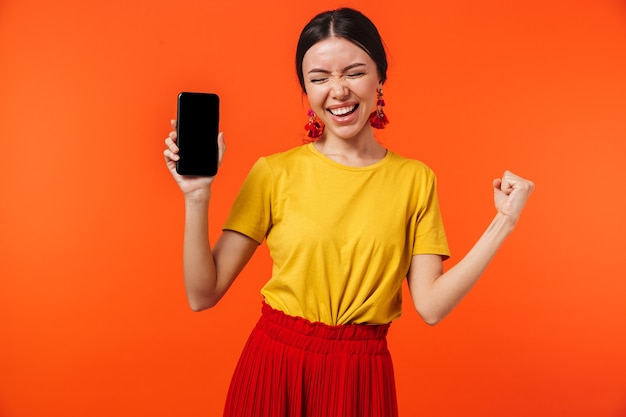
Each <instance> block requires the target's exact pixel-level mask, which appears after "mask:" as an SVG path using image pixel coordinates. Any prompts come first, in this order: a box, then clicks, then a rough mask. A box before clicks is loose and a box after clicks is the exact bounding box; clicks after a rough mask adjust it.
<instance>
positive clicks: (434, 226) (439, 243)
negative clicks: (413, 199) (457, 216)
mask: <svg viewBox="0 0 626 417" xmlns="http://www.w3.org/2000/svg"><path fill="white" fill-rule="evenodd" d="M422 193H423V194H422V198H421V199H420V203H421V204H420V206H421V207H420V210H419V213H418V215H417V219H416V223H417V224H416V225H415V236H414V237H415V240H414V244H413V255H419V254H436V255H442V256H443V257H444V259H447V258H449V257H450V249H449V248H448V240H447V238H446V232H445V229H444V227H443V220H442V218H441V211H440V209H439V200H438V198H437V179H436V177H435V175H434V173H432V172H431V175H430V178H429V181H428V183H427V184H426V186H425V187H424V190H422Z"/></svg>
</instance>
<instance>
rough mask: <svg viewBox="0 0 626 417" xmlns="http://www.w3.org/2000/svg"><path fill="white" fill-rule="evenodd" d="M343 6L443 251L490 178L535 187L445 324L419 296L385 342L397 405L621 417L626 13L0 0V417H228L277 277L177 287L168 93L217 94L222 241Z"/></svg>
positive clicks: (286, 2)
mask: <svg viewBox="0 0 626 417" xmlns="http://www.w3.org/2000/svg"><path fill="white" fill-rule="evenodd" d="M342 5H352V6H356V7H358V8H360V9H361V10H362V11H364V12H365V13H366V14H367V15H369V16H371V17H372V18H373V20H374V21H375V22H376V23H377V25H378V27H379V29H380V31H381V33H382V35H383V37H384V39H385V42H386V44H387V46H388V52H389V58H390V65H391V67H390V72H389V81H388V83H387V84H386V88H385V99H386V101H387V111H388V114H389V117H390V119H391V125H390V126H389V128H388V129H386V130H385V131H382V132H380V134H379V136H380V139H381V140H382V141H383V142H384V143H385V144H386V145H387V146H389V147H390V148H391V149H393V150H394V151H396V152H398V153H401V154H404V155H406V156H410V157H414V158H418V159H421V160H423V161H425V162H426V163H427V164H429V165H430V166H431V167H432V168H433V169H435V171H436V172H437V173H438V177H439V186H440V199H441V204H442V206H443V208H442V210H443V215H444V219H445V222H446V229H447V231H448V235H449V240H450V242H451V248H452V250H453V258H452V259H451V260H450V261H448V265H452V264H454V263H455V262H457V261H458V260H459V259H460V258H461V257H462V256H463V254H464V253H465V252H466V251H467V250H468V249H469V248H470V246H471V245H472V243H473V242H474V241H475V240H476V239H477V238H478V236H479V235H480V234H481V233H482V231H483V230H484V229H485V227H486V226H487V224H488V223H489V221H490V219H491V217H492V216H493V213H494V210H493V203H492V201H491V199H492V194H491V180H492V178H493V177H495V176H498V175H500V174H501V172H502V171H503V170H504V169H511V170H513V171H514V172H517V173H519V174H521V175H524V176H527V177H529V178H531V179H533V180H534V181H535V182H536V184H537V189H536V191H535V193H534V194H533V196H532V200H531V201H530V203H529V205H528V207H527V211H526V212H525V213H524V215H523V217H522V220H521V223H520V225H519V228H518V230H516V231H515V233H514V235H513V236H512V237H511V238H510V239H509V241H507V242H506V244H505V246H504V247H503V248H502V250H501V252H500V253H499V255H498V257H497V259H495V261H494V262H493V263H492V265H491V266H490V267H489V269H488V271H487V273H486V274H485V276H484V277H483V279H482V280H481V281H480V282H479V284H478V285H477V287H476V288H475V289H474V290H473V292H472V293H471V294H470V295H469V296H468V298H467V299H465V300H464V301H463V303H462V304H461V305H460V306H459V307H458V309H457V310H455V311H454V312H453V313H452V315H451V316H449V317H448V318H447V319H446V320H444V322H442V323H441V324H440V325H438V326H436V327H434V328H430V327H428V326H426V325H425V324H423V323H422V322H421V321H420V320H419V318H418V317H417V314H416V313H415V311H414V310H413V307H412V306H411V304H410V303H408V302H407V303H405V313H404V316H403V317H402V319H400V320H399V321H397V322H396V323H394V325H393V326H392V330H391V335H390V345H391V350H392V354H393V356H394V363H395V367H396V374H397V379H398V391H399V392H398V393H399V402H400V411H401V415H403V416H418V415H419V416H428V417H435V416H480V417H485V416H546V417H547V416H550V417H553V416H568V417H576V416H581V417H583V416H584V417H589V416H594V417H605V416H606V417H618V416H619V417H623V416H626V279H625V278H626V256H625V255H624V250H625V249H626V241H625V237H626V221H625V220H624V214H625V213H626V202H625V197H624V195H625V194H624V191H623V188H624V182H625V180H626V168H625V167H626V6H625V5H624V3H623V2H618V1H610V0H589V1H582V0H578V1H577V0H573V1H569V2H562V1H558V0H530V1H526V2H506V1H501V0H473V1H465V0H450V1H442V2H430V1H428V2H427V1H421V0H420V1H412V2H410V1H405V2H397V3H394V2H383V4H381V2H380V1H379V0H359V1H358V2H356V1H354V2H349V1H348V2H345V3H339V2H335V1H326V0H319V1H316V2H301V1H292V0H269V1H265V2H259V1H255V2H252V1H250V2H239V1H222V2H214V1H194V0H177V1H175V2H171V1H162V0H152V1H147V0H126V1H123V2H122V1H119V2H116V1H110V2H103V1H102V2H101V1H98V2H86V1H78V0H58V1H55V2H42V1H36V0H19V1H18V0H2V2H1V3H0V56H1V58H0V61H1V63H0V92H1V93H0V122H1V123H0V126H1V137H2V140H1V143H2V144H1V145H0V150H1V151H0V152H1V155H2V156H1V160H2V162H1V163H0V186H1V189H0V190H1V198H2V203H1V204H0V222H1V223H0V227H1V231H0V277H1V279H0V416H2V417H39V416H47V417H53V416H63V417H74V416H76V417H78V416H91V417H96V416H120V417H121V416H129V417H130V416H133V417H136V416H153V417H154V416H217V415H220V412H221V410H222V404H223V401H224V397H225V394H226V389H227V386H228V382H229V378H230V375H231V372H232V370H233V367H234V365H235V362H236V360H237V358H238V355H239V353H240V351H241V348H242V346H243V343H244V341H245V339H246V338H247V336H248V333H249V331H250V329H251V327H252V326H253V325H254V323H255V322H256V320H257V317H258V315H259V309H260V297H259V294H258V291H259V288H260V287H261V285H262V283H263V282H264V281H265V280H266V279H267V277H268V273H269V271H270V261H269V259H268V256H267V252H266V250H265V248H264V247H261V249H260V250H259V253H257V255H256V257H255V258H254V259H253V261H252V262H251V264H250V265H249V266H248V267H247V269H246V270H245V271H244V273H243V274H242V276H241V277H240V278H239V279H238V280H237V282H236V283H235V285H234V287H233V288H232V289H231V291H230V292H229V293H228V294H227V296H226V297H225V299H224V300H223V301H222V302H221V303H220V305H218V306H217V307H216V308H215V309H214V310H211V311H208V312H204V313H201V314H196V313H192V312H191V311H190V310H189V309H188V307H187V305H186V301H185V296H184V291H183V285H182V278H181V242H182V221H183V201H182V198H181V195H180V192H179V191H178V189H177V187H176V186H175V185H174V183H173V181H172V180H171V178H170V177H169V174H168V173H167V172H166V169H165V166H164V164H163V158H162V149H163V139H164V138H165V136H166V134H167V132H168V131H169V119H170V118H172V117H174V116H175V112H176V94H177V93H178V92H179V91H183V90H191V91H194V90H197V91H213V92H216V93H218V94H220V95H221V97H222V123H221V127H222V129H223V130H224V131H225V132H226V138H227V142H228V146H229V149H228V154H227V157H226V160H225V163H224V165H223V166H222V171H221V173H220V175H219V180H218V181H217V182H216V184H215V193H214V199H213V201H212V207H211V215H212V224H211V230H210V233H211V236H212V237H213V238H215V237H216V236H217V235H218V233H219V229H220V225H221V223H222V222H223V221H224V218H225V216H226V215H227V212H228V209H229V207H230V204H231V203H232V201H233V199H234V197H235V193H236V191H237V189H238V187H239V185H240V184H241V182H242V181H243V178H244V176H245V175H246V173H247V171H248V169H249V167H250V166H251V164H252V163H253V162H254V161H255V160H256V158H258V157H259V156H261V155H264V154H268V153H272V152H275V151H279V150H284V149H287V148H290V147H293V146H297V145H298V144H300V143H301V139H302V126H303V125H304V123H305V121H306V116H305V112H306V101H305V100H304V99H303V98H302V96H301V94H300V91H299V89H298V85H297V81H296V78H295V75H294V69H293V55H294V49H295V42H296V38H297V36H298V33H299V31H300V29H301V27H302V26H303V25H304V24H305V23H306V21H307V20H308V19H309V18H310V17H312V16H313V14H315V13H317V12H319V11H321V10H325V9H328V8H334V7H337V6H342Z"/></svg>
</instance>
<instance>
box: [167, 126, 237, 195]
mask: <svg viewBox="0 0 626 417" xmlns="http://www.w3.org/2000/svg"><path fill="white" fill-rule="evenodd" d="M171 124H172V129H174V130H173V131H171V132H170V133H169V135H168V136H167V138H166V139H165V146H166V148H165V150H164V151H163V156H164V157H165V163H166V165H167V168H168V169H169V171H170V174H172V177H173V178H174V180H175V181H176V183H177V184H178V186H179V187H180V189H181V191H182V192H183V194H184V195H185V198H193V199H207V200H208V199H209V197H210V195H211V184H212V183H213V180H214V179H215V177H195V176H187V175H180V174H179V173H178V172H176V161H178V160H179V159H180V156H179V155H178V146H176V139H177V135H176V120H172V121H171ZM217 147H218V149H219V159H218V166H219V165H221V164H222V158H223V157H224V152H225V150H226V145H225V143H224V133H223V132H220V133H219V134H218V135H217Z"/></svg>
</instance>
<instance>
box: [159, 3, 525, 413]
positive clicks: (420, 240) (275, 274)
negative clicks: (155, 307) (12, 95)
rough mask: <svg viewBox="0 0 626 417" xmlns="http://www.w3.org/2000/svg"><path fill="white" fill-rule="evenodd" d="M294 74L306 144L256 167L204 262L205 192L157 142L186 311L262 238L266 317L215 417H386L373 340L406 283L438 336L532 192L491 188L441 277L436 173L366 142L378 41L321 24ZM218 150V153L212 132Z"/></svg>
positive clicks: (384, 373)
mask: <svg viewBox="0 0 626 417" xmlns="http://www.w3.org/2000/svg"><path fill="white" fill-rule="evenodd" d="M296 71H297V73H298V77H299V80H300V85H301V87H302V90H303V92H304V94H306V96H307V98H308V101H309V104H310V106H311V109H310V110H309V116H310V120H309V123H307V125H306V131H307V135H308V137H309V139H310V143H307V144H305V145H302V146H299V147H296V148H294V149H292V150H289V151H286V152H283V153H279V154H275V155H271V156H269V157H265V158H261V159H259V160H258V161H257V163H256V164H255V165H254V167H253V168H252V170H251V171H250V174H249V175H248V177H247V179H246V181H245V182H244V184H243V186H242V189H241V190H240V194H239V196H238V198H237V200H236V201H235V203H234V205H233V208H232V210H231V214H230V216H229V218H228V220H227V222H226V224H225V225H224V227H223V232H222V234H221V236H220V237H219V239H218V240H217V242H216V243H215V246H214V247H213V248H212V247H211V245H210V243H209V240H208V235H207V229H208V221H209V220H208V205H209V200H210V197H211V183H212V182H213V178H189V177H181V176H179V175H177V174H176V171H175V164H176V161H177V160H178V159H179V157H178V155H177V152H178V149H177V147H176V133H175V132H171V133H170V135H169V136H168V138H167V139H166V141H165V142H166V146H167V147H166V150H165V151H164V154H165V159H166V161H167V166H168V168H169V170H170V172H171V173H172V175H173V176H174V178H175V179H176V181H177V182H178V185H179V186H180V188H181V190H182V192H183V194H184V196H185V208H186V210H185V232H184V233H185V236H184V279H185V287H186V290H187V296H188V300H189V304H190V306H191V308H192V309H194V310H196V311H199V310H203V309H206V308H209V307H212V306H214V305H215V304H216V303H217V302H218V301H219V300H220V298H221V297H222V296H223V295H224V293H225V292H226V291H227V289H228V287H229V286H230V285H231V284H232V282H233V281H234V279H235V278H236V277H237V275H238V274H239V272H240V271H241V270H242V269H243V267H244V266H245V265H246V263H247V262H248V260H249V259H250V258H251V256H252V255H253V253H254V251H255V249H256V248H257V246H258V245H259V244H260V243H261V242H262V241H263V239H266V241H267V246H268V248H269V250H270V255H271V256H272V259H273V261H274V267H273V270H272V276H271V278H270V279H269V281H268V282H267V284H266V285H265V286H264V287H263V289H262V291H261V292H262V295H263V306H262V313H263V314H262V317H261V319H260V321H259V323H258V324H257V326H256V327H255V329H254V330H253V332H252V334H251V336H250V339H249V340H248V343H247V344H246V347H245V348H244V352H243V353H242V356H241V359H240V361H239V364H238V365H237V369H236V370H235V373H234V376H233V380H232V382H231V386H230V390H229V393H228V398H227V402H226V408H225V412H224V415H225V416H227V417H231V416H252V415H254V416H268V417H269V416H271V417H277V416H278V417H280V416H285V417H287V416H288V417H296V416H307V417H313V416H315V417H317V416H319V417H321V416H324V417H326V416H355V417H356V416H360V417H362V416H371V417H374V416H380V417H383V416H384V417H393V416H397V413H398V411H397V405H396V393H395V383H394V377H393V365H392V362H391V358H390V356H389V352H388V350H387V345H386V339H385V337H386V333H387V329H388V327H389V323H390V322H391V321H392V320H394V319H396V318H397V317H399V315H400V311H401V292H402V282H403V280H404V278H405V277H406V278H407V279H408V284H409V289H410V294H411V297H412V300H413V304H414V305H415V308H416V309H417V311H418V312H419V314H420V315H421V317H422V318H423V319H424V320H425V321H426V322H427V323H428V324H431V325H432V324H436V323H437V322H439V321H440V320H441V319H442V318H443V317H445V316H446V315H447V314H448V313H449V312H450V311H451V310H452V309H453V308H454V307H455V306H456V305H457V303H458V302H459V301H460V300H461V299H462V298H463V296H464V295H465V294H466V293H467V292H468V291H469V290H470V288H471V287H472V286H473V284H474V283H475V282H476V281H477V280H478V278H479V276H480V275H481V273H482V272H483V270H484V269H485V268H486V266H487V265H488V263H489V262H490V260H491V259H492V257H493V256H494V255H495V253H496V251H497V250H498V248H499V247H500V246H501V244H502V242H503V241H504V240H505V238H506V237H507V236H508V235H509V234H510V233H511V231H512V230H513V228H514V227H515V224H516V223H517V220H518V218H519V216H520V213H521V211H522V209H523V207H524V205H525V203H526V200H527V198H528V196H529V194H530V193H531V191H532V190H533V188H534V185H533V184H532V182H530V181H527V180H524V179H522V178H520V177H518V176H516V175H514V174H512V173H510V172H505V174H504V175H503V177H502V178H501V179H497V180H494V183H493V186H494V193H495V206H496V209H497V212H496V215H495V217H494V219H493V221H492V223H491V225H490V226H489V227H488V229H487V230H486V231H485V233H484V234H483V236H482V237H481V238H480V239H479V240H478V242H476V244H475V246H474V247H473V248H472V249H471V250H470V251H469V253H468V254H467V255H466V256H465V257H464V258H463V259H462V260H461V261H460V262H459V263H458V264H457V265H455V266H454V267H453V268H451V269H449V270H448V271H446V272H445V273H444V272H443V267H442V261H443V260H444V259H445V258H447V257H448V256H449V251H448V246H447V242H446V235H445V232H444V229H443V225H442V221H441V216H440V212H439V206H438V202H437V193H436V179H435V175H434V174H433V172H432V171H431V170H430V169H429V168H428V167H427V166H426V165H424V164H423V163H421V162H418V161H415V160H410V159H405V158H402V157H400V156H399V155H397V154H394V153H393V152H390V151H388V150H387V149H385V148H384V147H383V146H382V145H381V144H380V143H378V142H377V141H376V139H375V137H374V130H373V129H374V128H382V127H384V125H385V124H386V123H387V122H388V120H387V117H386V115H385V114H384V100H383V98H382V87H383V84H384V82H385V79H386V71H387V60H386V56H385V50H384V47H383V44H382V41H381V38H380V36H379V33H378V31H377V30H376V27H375V26H374V25H373V24H372V22H371V21H370V20H369V19H368V18H367V17H365V16H363V15H362V14H361V13H359V12H357V11H355V10H352V9H339V10H334V11H328V12H324V13H321V14H319V15H318V16H316V17H315V18H313V19H312V20H311V21H310V22H309V23H308V24H307V25H306V27H305V28H304V29H303V31H302V33H301V36H300V39H299V42H298V47H297V51H296ZM174 123H175V122H174ZM173 126H175V124H173ZM218 140H219V144H220V150H221V155H223V152H224V149H225V146H224V140H223V135H222V134H220V136H219V138H218ZM220 160H221V159H220Z"/></svg>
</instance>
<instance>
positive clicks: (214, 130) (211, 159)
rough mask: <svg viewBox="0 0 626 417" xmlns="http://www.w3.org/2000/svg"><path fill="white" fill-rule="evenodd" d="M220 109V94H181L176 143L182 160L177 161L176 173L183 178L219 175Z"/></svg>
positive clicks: (179, 95) (179, 96)
mask: <svg viewBox="0 0 626 417" xmlns="http://www.w3.org/2000/svg"><path fill="white" fill-rule="evenodd" d="M219 109H220V100H219V96H218V95H217V94H213V93H189V92H183V93H180V94H178V116H177V119H176V133H177V135H178V139H177V143H176V144H177V146H178V155H179V156H180V159H179V160H178V161H177V162H176V172H178V173H179V174H180V175H193V176H209V177H212V176H214V175H215V174H217V166H218V160H219V151H218V148H217V134H218V131H219V119H220V114H219Z"/></svg>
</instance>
